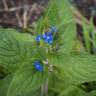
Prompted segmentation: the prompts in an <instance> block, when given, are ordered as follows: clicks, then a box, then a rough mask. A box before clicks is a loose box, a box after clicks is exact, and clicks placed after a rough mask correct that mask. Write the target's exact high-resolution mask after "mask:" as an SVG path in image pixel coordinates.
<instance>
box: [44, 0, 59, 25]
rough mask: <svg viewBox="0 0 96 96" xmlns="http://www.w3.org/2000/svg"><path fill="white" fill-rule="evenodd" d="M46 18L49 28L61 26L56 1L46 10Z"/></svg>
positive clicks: (50, 3)
mask: <svg viewBox="0 0 96 96" xmlns="http://www.w3.org/2000/svg"><path fill="white" fill-rule="evenodd" d="M45 18H48V23H49V26H53V25H55V26H57V25H58V24H59V21H60V20H59V14H58V9H57V6H56V1H55V0H50V2H49V4H48V8H47V10H46V15H45Z"/></svg>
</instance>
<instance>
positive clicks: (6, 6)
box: [2, 0, 8, 11]
mask: <svg viewBox="0 0 96 96" xmlns="http://www.w3.org/2000/svg"><path fill="white" fill-rule="evenodd" d="M2 2H3V4H4V8H5V10H6V11H7V10H8V5H7V2H6V0H2Z"/></svg>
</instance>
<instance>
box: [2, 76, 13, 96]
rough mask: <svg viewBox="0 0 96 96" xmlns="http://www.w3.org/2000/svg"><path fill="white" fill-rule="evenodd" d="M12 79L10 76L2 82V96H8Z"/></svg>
mask: <svg viewBox="0 0 96 96" xmlns="http://www.w3.org/2000/svg"><path fill="white" fill-rule="evenodd" d="M12 77H13V76H12V75H8V76H6V77H5V78H4V79H2V80H0V96H7V90H8V88H9V85H10V83H11V81H12Z"/></svg>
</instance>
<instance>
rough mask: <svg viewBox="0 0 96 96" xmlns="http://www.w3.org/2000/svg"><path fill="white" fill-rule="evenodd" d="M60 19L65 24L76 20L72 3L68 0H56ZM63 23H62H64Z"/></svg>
mask: <svg viewBox="0 0 96 96" xmlns="http://www.w3.org/2000/svg"><path fill="white" fill-rule="evenodd" d="M55 1H56V6H57V9H58V13H59V16H60V20H61V22H62V23H63V24H65V23H68V22H70V21H71V22H72V21H74V16H73V14H72V10H71V5H70V3H69V1H68V0H61V1H60V0H55ZM63 24H62V25H63Z"/></svg>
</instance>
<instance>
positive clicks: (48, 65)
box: [0, 0, 96, 96]
mask: <svg viewBox="0 0 96 96" xmlns="http://www.w3.org/2000/svg"><path fill="white" fill-rule="evenodd" d="M53 26H54V27H53ZM53 29H54V30H53ZM50 32H51V34H49V33H50ZM43 36H45V37H43ZM46 40H47V41H46ZM76 42H77V39H76V24H75V19H74V16H73V15H72V10H71V9H70V4H69V2H68V0H61V1H60V0H50V2H49V5H48V8H47V10H46V12H45V15H44V16H43V17H42V18H41V19H40V21H39V22H38V24H37V25H36V28H35V33H34V35H29V34H27V33H26V34H25V33H22V34H21V33H18V32H17V31H16V30H14V29H3V28H1V29H0V67H3V68H4V69H3V70H4V72H5V73H6V75H4V76H5V77H4V78H3V79H1V80H0V96H89V94H92V95H93V96H95V95H96V92H95V91H93V92H91V93H87V92H85V91H84V90H83V89H82V88H81V87H79V86H80V85H82V83H85V82H91V81H96V59H95V56H94V55H89V54H87V53H80V51H76V50H75V51H73V50H74V45H75V44H76ZM6 69H7V71H6ZM94 94H95V95H94ZM92 95H90V96H92Z"/></svg>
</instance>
